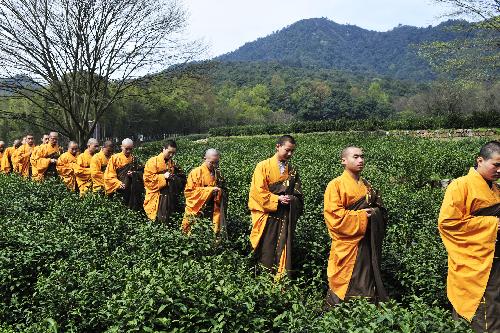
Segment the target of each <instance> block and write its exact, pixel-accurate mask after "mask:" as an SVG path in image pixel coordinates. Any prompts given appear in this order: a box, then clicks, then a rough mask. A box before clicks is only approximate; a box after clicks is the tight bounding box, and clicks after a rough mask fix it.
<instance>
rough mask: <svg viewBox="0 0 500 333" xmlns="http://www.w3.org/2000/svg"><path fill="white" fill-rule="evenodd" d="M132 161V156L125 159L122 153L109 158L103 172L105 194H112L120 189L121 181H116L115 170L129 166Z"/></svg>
mask: <svg viewBox="0 0 500 333" xmlns="http://www.w3.org/2000/svg"><path fill="white" fill-rule="evenodd" d="M133 161H134V157H133V156H132V155H130V156H129V157H127V156H125V154H123V153H117V154H114V155H112V156H111V157H110V158H109V160H108V164H107V166H106V171H104V187H105V189H106V194H113V193H115V192H116V191H117V190H118V189H119V188H120V185H121V184H122V181H121V180H120V179H118V173H117V170H119V169H121V168H123V167H124V166H126V165H128V164H131V163H132V162H133Z"/></svg>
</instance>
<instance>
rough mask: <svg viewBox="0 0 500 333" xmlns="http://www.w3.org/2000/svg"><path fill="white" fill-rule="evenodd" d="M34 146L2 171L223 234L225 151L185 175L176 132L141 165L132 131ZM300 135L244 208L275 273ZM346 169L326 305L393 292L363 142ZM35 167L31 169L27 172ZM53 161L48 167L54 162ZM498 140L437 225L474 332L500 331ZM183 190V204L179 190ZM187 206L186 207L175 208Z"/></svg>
mask: <svg viewBox="0 0 500 333" xmlns="http://www.w3.org/2000/svg"><path fill="white" fill-rule="evenodd" d="M45 139H47V142H46V143H43V144H42V145H40V146H37V147H35V146H34V145H33V137H32V136H28V137H27V138H26V142H25V143H24V144H23V145H21V146H18V147H16V144H17V142H15V143H14V146H13V147H9V148H7V149H5V150H4V149H2V148H1V147H2V142H0V150H1V151H2V152H3V157H2V170H3V172H5V173H8V172H11V171H10V170H12V171H13V172H16V173H18V174H20V175H22V176H25V177H32V178H33V179H34V180H43V179H44V178H46V177H51V176H54V175H58V176H59V177H61V179H62V180H63V181H64V183H65V184H66V186H67V187H68V189H70V190H72V191H79V192H80V194H81V195H84V194H85V193H87V192H89V191H92V192H100V191H101V192H105V193H106V194H107V195H111V196H118V197H120V198H121V199H122V200H123V202H124V204H126V205H127V206H129V207H130V208H132V209H144V211H145V213H146V215H147V216H148V218H149V219H151V220H156V221H159V222H167V221H168V220H169V217H170V215H171V214H172V213H173V212H175V211H179V210H180V209H182V210H183V211H184V218H183V221H182V229H183V231H184V232H185V233H187V234H189V233H190V230H191V227H192V226H193V224H194V223H196V221H199V219H200V218H208V219H209V220H211V222H212V226H213V230H214V232H215V233H216V234H217V235H224V233H225V232H226V209H227V202H228V197H229V195H228V191H227V188H226V186H225V181H224V178H223V177H222V174H221V171H220V168H219V159H220V153H219V152H218V151H217V150H215V149H208V150H207V151H206V153H205V156H204V159H203V162H202V163H201V165H200V166H199V167H197V168H194V169H193V170H191V172H190V173H189V174H188V176H187V177H186V175H185V174H184V173H183V171H182V170H181V168H179V167H178V166H177V165H176V164H175V162H174V161H173V159H172V158H173V156H174V155H175V154H176V152H177V145H176V143H175V141H170V140H169V141H167V142H166V143H165V144H164V146H163V149H162V151H161V152H160V153H159V154H158V155H157V156H154V157H151V158H150V159H149V160H148V161H147V163H146V164H145V165H144V166H142V165H140V164H139V163H137V161H136V159H135V158H134V156H133V154H132V151H133V149H134V145H133V142H132V140H130V139H125V140H123V141H122V145H121V152H120V153H117V154H114V155H112V152H113V145H112V143H111V142H105V143H104V145H103V148H102V149H101V151H100V152H97V150H98V147H99V145H98V143H97V141H95V140H93V139H91V140H89V142H88V148H87V149H86V150H85V152H84V153H82V154H78V145H77V144H76V143H74V142H70V144H69V146H68V150H67V152H66V153H63V154H60V148H59V146H58V145H57V133H50V135H48V136H47V138H45V137H44V139H43V140H45ZM295 147H296V141H295V139H294V138H293V137H292V136H289V135H284V136H281V137H280V138H279V139H278V141H277V143H276V146H275V149H276V153H275V154H274V155H273V156H272V157H270V158H268V159H266V160H264V161H261V162H259V163H258V164H257V165H256V167H255V170H254V173H253V176H252V181H251V184H250V192H249V198H248V208H249V210H250V213H251V219H252V230H251V233H250V243H251V245H252V248H253V253H254V257H255V259H256V261H257V262H258V263H259V265H258V267H259V268H260V269H261V270H264V271H267V272H270V273H271V274H273V275H274V276H275V278H276V279H279V278H280V277H282V276H283V275H289V276H291V275H292V274H293V272H294V265H293V263H294V253H293V249H294V235H295V227H296V224H297V221H298V219H299V217H300V216H301V215H302V213H303V210H304V204H303V203H304V201H303V199H304V198H303V194H302V185H301V180H300V176H299V173H298V171H297V170H296V168H294V166H293V165H292V163H291V157H292V156H293V154H294V151H295ZM340 160H341V164H342V165H343V166H344V172H343V173H342V174H341V175H340V176H338V177H337V178H335V179H333V180H332V181H331V182H330V183H329V184H328V186H327V187H326V190H325V193H324V218H325V222H326V227H327V230H328V233H329V235H330V237H331V250H330V256H329V259H328V267H327V276H328V286H329V288H328V292H327V296H326V305H327V307H333V306H335V305H337V304H339V303H341V302H343V301H345V300H348V299H351V298H359V297H363V298H366V299H369V300H372V301H374V302H379V301H384V300H387V298H388V295H387V292H386V290H385V288H384V283H383V280H382V276H381V273H380V264H381V260H382V242H383V238H384V234H385V227H386V225H387V223H388V220H387V210H386V208H385V207H384V205H383V202H382V197H381V194H380V192H379V191H377V190H376V189H374V188H373V187H372V185H371V184H370V183H369V182H368V181H367V180H366V179H365V178H363V177H362V176H361V173H362V171H363V169H364V166H365V156H364V154H363V150H362V149H361V148H358V147H353V146H350V147H346V148H345V149H343V150H342V152H341V156H340ZM30 170H31V171H30ZM51 170H52V171H51ZM499 178H500V142H498V141H491V142H488V143H487V144H485V145H484V146H483V147H482V148H481V149H480V151H479V154H478V157H477V159H476V164H475V166H474V167H472V168H471V169H470V171H469V173H468V174H467V175H465V176H463V177H461V178H458V179H456V180H454V181H453V182H452V183H451V184H450V185H449V186H448V188H447V190H446V193H445V196H444V199H443V203H442V206H441V210H440V214H439V217H438V229H439V233H440V235H441V238H442V240H443V243H444V245H445V248H446V250H447V252H448V278H447V294H448V298H449V300H450V302H451V304H452V306H453V310H454V313H453V316H454V317H455V318H456V319H458V320H460V318H462V319H465V320H467V321H468V322H469V323H470V324H471V326H472V328H473V329H474V330H475V331H476V332H500V260H499V258H498V255H499V254H500V249H499V246H498V243H497V238H498V232H499V229H500V218H499V217H500V187H499V185H498V184H497V183H496V182H497V180H498V179H499ZM180 194H184V196H185V206H184V207H183V206H182V205H181V204H180V200H179V195H180ZM179 207H181V208H179Z"/></svg>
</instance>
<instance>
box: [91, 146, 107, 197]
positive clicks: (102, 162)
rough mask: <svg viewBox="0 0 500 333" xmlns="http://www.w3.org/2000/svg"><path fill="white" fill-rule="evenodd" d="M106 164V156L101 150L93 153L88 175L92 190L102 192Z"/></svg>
mask: <svg viewBox="0 0 500 333" xmlns="http://www.w3.org/2000/svg"><path fill="white" fill-rule="evenodd" d="M107 165H108V158H107V157H106V155H104V153H103V152H102V151H100V152H98V153H96V154H94V156H92V159H91V160H90V175H91V177H92V191H93V192H99V191H102V192H104V171H106V166H107Z"/></svg>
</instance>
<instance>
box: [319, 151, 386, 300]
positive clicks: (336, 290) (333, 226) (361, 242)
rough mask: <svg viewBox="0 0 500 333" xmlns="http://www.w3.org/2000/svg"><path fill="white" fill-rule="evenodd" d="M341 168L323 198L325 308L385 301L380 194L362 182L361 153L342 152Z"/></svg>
mask: <svg viewBox="0 0 500 333" xmlns="http://www.w3.org/2000/svg"><path fill="white" fill-rule="evenodd" d="M341 163H342V165H343V166H344V172H343V173H342V175H341V176H339V177H337V178H335V179H333V180H332V181H331V182H330V183H329V184H328V186H327V188H326V191H325V196H324V212H323V213H324V217H325V222H326V226H327V229H328V233H329V234H330V237H331V239H332V245H331V250H330V257H329V259H328V268H327V276H328V286H329V289H328V294H327V298H326V303H327V306H328V307H330V306H335V305H337V304H339V303H341V302H342V301H345V300H348V299H350V298H353V297H363V298H366V299H368V300H370V301H374V302H377V301H385V300H386V299H387V293H386V291H385V288H384V285H383V283H382V279H381V276H380V257H381V253H382V240H383V237H384V233H385V226H386V223H387V214H386V210H385V209H384V207H383V205H382V201H381V199H380V195H379V194H378V192H377V191H375V190H373V188H372V186H371V185H370V183H368V181H366V180H365V179H363V178H362V177H361V172H362V171H363V168H364V166H365V159H364V155H363V151H362V150H361V149H360V148H358V147H347V148H345V149H343V150H342V153H341Z"/></svg>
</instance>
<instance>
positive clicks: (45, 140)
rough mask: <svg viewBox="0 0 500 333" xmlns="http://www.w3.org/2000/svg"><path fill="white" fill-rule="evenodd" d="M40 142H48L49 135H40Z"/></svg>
mask: <svg viewBox="0 0 500 333" xmlns="http://www.w3.org/2000/svg"><path fill="white" fill-rule="evenodd" d="M42 143H43V144H45V143H49V135H48V134H44V135H43V136H42Z"/></svg>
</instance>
